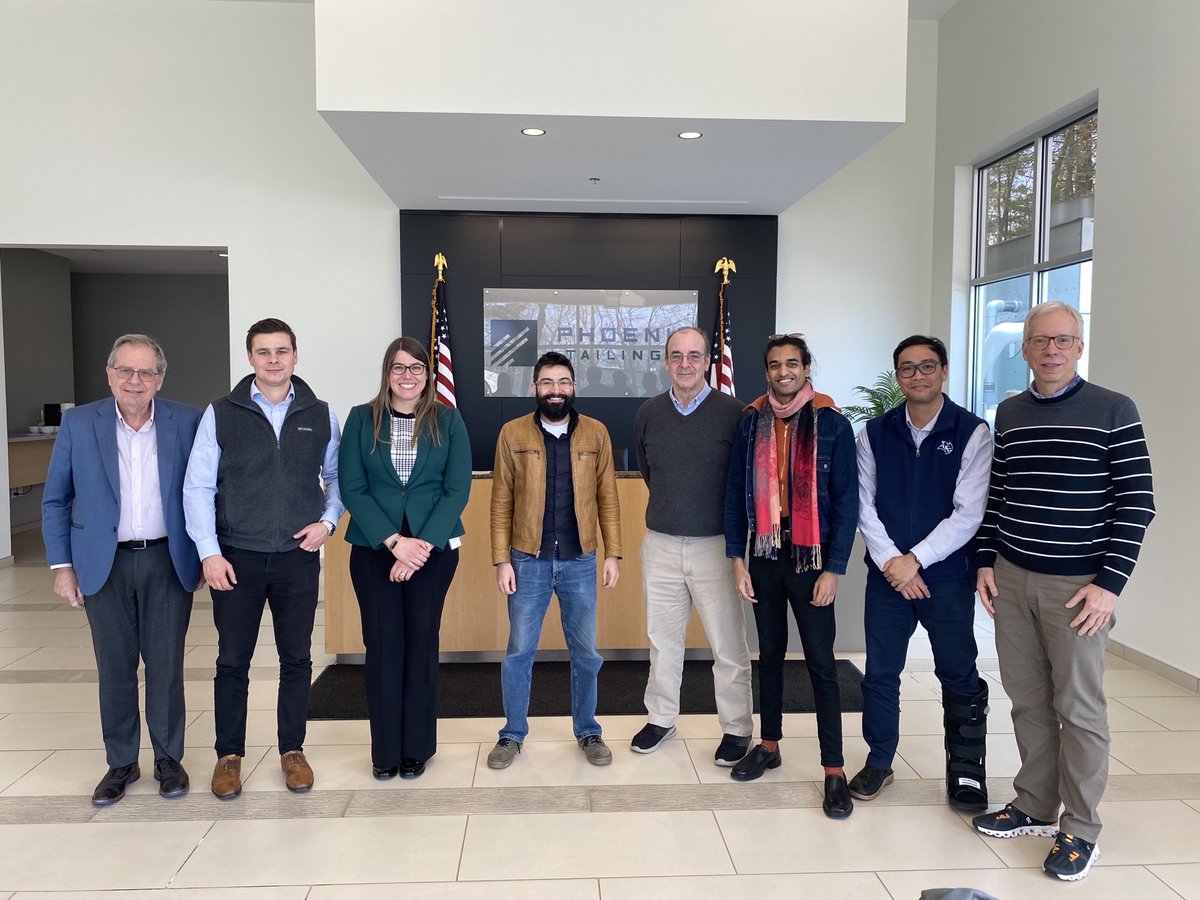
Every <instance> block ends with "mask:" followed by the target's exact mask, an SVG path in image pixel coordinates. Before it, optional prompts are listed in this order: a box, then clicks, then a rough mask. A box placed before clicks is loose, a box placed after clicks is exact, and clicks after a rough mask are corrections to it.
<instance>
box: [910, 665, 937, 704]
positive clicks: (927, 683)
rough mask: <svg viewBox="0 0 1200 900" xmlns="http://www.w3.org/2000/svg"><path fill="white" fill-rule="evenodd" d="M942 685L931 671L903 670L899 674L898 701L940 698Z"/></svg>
mask: <svg viewBox="0 0 1200 900" xmlns="http://www.w3.org/2000/svg"><path fill="white" fill-rule="evenodd" d="M941 699H942V687H941V685H940V684H938V683H937V679H936V678H934V675H933V673H932V672H904V673H902V674H901V675H900V701H901V703H903V702H904V701H905V700H941Z"/></svg>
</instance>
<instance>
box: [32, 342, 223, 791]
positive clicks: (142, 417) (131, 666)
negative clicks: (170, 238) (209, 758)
mask: <svg viewBox="0 0 1200 900" xmlns="http://www.w3.org/2000/svg"><path fill="white" fill-rule="evenodd" d="M107 371H108V384H109V387H110V388H111V389H112V393H113V397H114V398H115V400H116V402H115V403H114V402H113V400H108V399H105V400H97V401H96V402H95V403H88V404H86V405H84V406H80V407H77V408H75V409H71V410H68V411H67V412H65V413H64V414H63V420H62V427H61V428H60V430H59V432H58V438H57V439H56V440H55V442H54V452H53V454H52V455H51V457H50V471H49V474H48V475H47V476H46V487H45V492H44V494H43V497H42V537H43V539H44V540H45V543H46V561H47V562H48V563H49V564H50V568H51V569H53V570H54V592H55V593H56V594H58V595H59V596H60V597H63V598H64V599H66V600H67V601H68V602H69V603H70V604H71V605H72V606H75V607H79V606H82V607H83V608H84V610H85V612H86V613H87V617H88V623H89V624H90V625H91V629H92V645H93V647H94V648H95V651H96V669H97V673H98V675H99V682H100V724H101V728H102V729H103V732H104V749H105V753H106V754H107V757H108V765H109V770H108V772H107V773H106V774H105V776H104V777H103V778H102V779H101V780H100V783H99V784H98V785H97V786H96V790H95V793H93V794H92V803H94V804H95V805H96V806H107V805H109V804H112V803H116V802H117V801H118V800H120V799H121V798H122V797H124V796H125V786H126V785H127V784H131V783H133V782H134V781H137V780H138V778H139V777H140V775H141V770H140V768H139V766H138V748H139V747H140V745H141V728H140V719H139V715H138V674H137V670H138V658H139V656H140V657H141V659H142V660H144V662H145V665H146V725H147V727H148V729H149V731H150V742H151V744H152V746H153V748H154V778H155V780H156V781H158V782H159V791H158V792H159V793H160V794H161V795H162V796H164V797H181V796H183V795H184V794H186V793H187V791H188V786H189V782H188V775H187V772H186V771H184V768H183V766H182V765H180V760H181V759H182V758H183V731H184V724H185V723H184V703H183V653H184V646H183V642H184V635H185V634H186V633H187V628H188V621H189V620H190V619H191V614H192V592H193V591H194V590H195V589H196V587H197V582H198V581H199V576H200V560H199V558H198V557H197V555H196V546H195V545H194V544H193V543H192V541H191V538H189V537H188V534H187V529H186V528H185V526H184V516H183V476H184V472H185V471H186V470H187V460H188V453H189V451H190V450H191V447H192V441H193V439H194V438H195V435H196V427H197V425H198V423H199V421H200V411H199V410H198V409H196V408H195V407H192V406H186V405H184V404H182V403H172V402H171V401H170V400H159V399H155V394H157V393H158V391H159V389H160V388H161V387H162V383H163V376H164V375H165V373H166V371H167V359H166V357H165V356H164V355H163V351H162V347H160V346H159V345H158V343H157V342H156V341H155V340H154V339H153V338H151V337H147V336H146V335H144V334H126V335H123V336H121V337H119V338H117V340H116V342H115V343H114V344H113V349H112V352H111V353H110V354H109V356H108V365H107Z"/></svg>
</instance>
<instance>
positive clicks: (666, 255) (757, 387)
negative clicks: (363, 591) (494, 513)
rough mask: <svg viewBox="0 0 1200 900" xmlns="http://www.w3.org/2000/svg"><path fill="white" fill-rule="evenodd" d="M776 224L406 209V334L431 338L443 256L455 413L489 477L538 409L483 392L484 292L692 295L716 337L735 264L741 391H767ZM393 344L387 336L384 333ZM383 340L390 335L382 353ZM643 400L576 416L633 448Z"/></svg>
mask: <svg viewBox="0 0 1200 900" xmlns="http://www.w3.org/2000/svg"><path fill="white" fill-rule="evenodd" d="M777 235H778V221H777V219H776V218H775V217H774V216H617V215H609V216H606V215H552V214H535V213H448V212H416V211H402V212H401V213H400V267H401V291H402V301H401V316H402V322H403V327H404V332H405V334H409V335H412V336H413V337H416V338H419V339H420V340H421V342H422V343H428V342H429V300H430V293H431V290H432V287H433V279H434V277H435V273H434V268H433V257H434V254H436V253H439V252H441V253H444V254H445V256H446V259H447V261H448V263H449V268H448V269H447V270H446V272H445V277H446V305H447V308H448V312H449V319H450V332H451V337H450V339H451V349H452V350H453V352H454V380H455V385H456V395H457V397H458V408H459V411H460V412H461V413H462V415H463V418H464V419H465V421H466V423H467V430H468V431H469V432H470V434H471V454H472V459H473V466H474V468H476V469H491V468H492V465H493V461H494V457H495V446H496V443H495V442H496V435H497V434H498V433H499V431H500V426H501V425H503V424H504V422H506V421H508V420H509V419H513V418H516V417H517V416H519V415H522V414H525V413H531V412H532V411H533V400H532V399H514V398H502V397H485V396H484V393H483V355H484V354H483V350H484V347H483V338H484V335H483V290H484V288H488V287H519V288H582V289H594V288H610V289H614V290H695V291H698V292H699V309H698V316H697V317H698V322H697V324H698V325H699V327H700V328H702V329H704V330H705V331H706V332H709V333H710V334H711V331H712V328H713V325H714V323H715V319H716V314H717V290H718V288H719V286H720V276H719V275H716V274H714V273H713V267H714V266H715V265H716V261H717V260H718V259H720V258H721V257H722V256H728V257H730V258H731V259H733V260H734V262H735V263H736V264H737V269H738V271H737V273H736V274H735V275H733V276H731V278H732V282H733V283H732V285H731V286H730V289H729V290H728V291H727V292H726V297H727V298H728V299H729V301H730V310H731V315H732V319H733V350H734V357H733V361H734V374H735V382H736V386H737V391H738V395H739V396H740V397H743V398H745V399H747V400H750V399H753V398H754V397H756V396H758V395H759V394H760V393H762V392H763V391H764V390H765V382H764V381H763V367H762V348H763V346H764V345H765V344H766V336H767V335H768V334H770V333H771V332H773V331H774V330H775V285H776V262H777V246H778V240H777ZM388 339H390V336H389V337H388ZM386 343H387V341H386V340H384V339H383V338H382V337H381V339H380V341H379V348H378V350H377V352H379V353H382V352H383V349H384V347H385V346H386ZM642 402H643V401H642V400H641V399H637V398H623V397H596V398H583V397H581V398H579V400H578V401H577V406H576V408H577V409H578V410H579V411H580V412H582V413H584V414H585V415H589V416H593V417H595V418H597V419H600V420H601V421H602V422H604V424H605V425H606V426H608V430H609V433H610V434H611V436H612V441H613V447H614V448H627V449H628V450H629V464H630V466H631V467H636V459H635V458H634V452H633V418H634V414H635V413H636V411H637V408H638V406H639V405H640V404H641V403H642Z"/></svg>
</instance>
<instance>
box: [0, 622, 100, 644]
mask: <svg viewBox="0 0 1200 900" xmlns="http://www.w3.org/2000/svg"><path fill="white" fill-rule="evenodd" d="M90 646H92V629H91V628H89V627H88V624H87V620H84V621H82V622H79V623H78V625H77V627H74V628H6V629H5V630H3V631H0V647H90Z"/></svg>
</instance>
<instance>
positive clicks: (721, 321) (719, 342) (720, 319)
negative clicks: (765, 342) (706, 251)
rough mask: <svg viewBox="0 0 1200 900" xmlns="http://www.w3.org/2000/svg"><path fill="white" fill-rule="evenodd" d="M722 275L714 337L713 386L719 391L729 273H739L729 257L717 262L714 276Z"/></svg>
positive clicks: (723, 352)
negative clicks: (718, 273)
mask: <svg viewBox="0 0 1200 900" xmlns="http://www.w3.org/2000/svg"><path fill="white" fill-rule="evenodd" d="M717 272H720V273H721V288H720V290H719V291H718V292H717V328H716V329H715V331H716V334H714V335H713V339H714V341H715V346H714V347H713V349H714V351H715V352H714V353H713V366H714V371H715V372H716V373H717V377H716V378H715V379H714V381H716V384H715V385H713V387H715V388H716V389H717V390H720V388H721V376H720V373H721V371H722V370H723V369H724V367H725V323H726V322H727V321H728V318H727V316H726V313H725V285H727V284H729V283H730V281H729V273H730V272H734V273H736V272H737V265H736V264H735V263H734V261H733V260H732V259H730V258H729V257H728V256H722V257H721V258H720V259H718V260H717V264H716V266H715V267H714V268H713V274H716V273H717Z"/></svg>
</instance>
